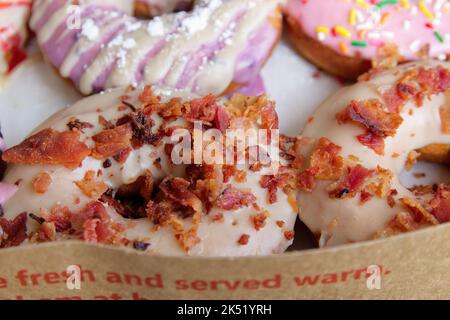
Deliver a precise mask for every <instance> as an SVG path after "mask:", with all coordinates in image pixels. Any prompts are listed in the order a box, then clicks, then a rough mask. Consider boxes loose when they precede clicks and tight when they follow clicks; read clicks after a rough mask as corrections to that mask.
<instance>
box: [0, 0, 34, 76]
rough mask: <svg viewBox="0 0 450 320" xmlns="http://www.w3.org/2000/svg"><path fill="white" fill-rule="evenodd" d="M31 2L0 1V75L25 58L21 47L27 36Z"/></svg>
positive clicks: (17, 0) (23, 0)
mask: <svg viewBox="0 0 450 320" xmlns="http://www.w3.org/2000/svg"><path fill="white" fill-rule="evenodd" d="M30 8H31V0H0V75H2V74H6V73H8V72H10V71H11V70H13V69H14V67H16V66H17V65H18V64H19V63H20V62H22V61H23V60H24V59H25V58H26V54H25V52H24V49H23V45H24V43H25V41H26V39H27V36H28V27H27V23H28V18H29V15H30Z"/></svg>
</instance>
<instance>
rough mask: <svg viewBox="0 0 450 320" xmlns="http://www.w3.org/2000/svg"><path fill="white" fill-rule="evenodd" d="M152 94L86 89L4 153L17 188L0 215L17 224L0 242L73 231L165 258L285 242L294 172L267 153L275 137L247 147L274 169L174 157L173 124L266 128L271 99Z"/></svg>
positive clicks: (60, 236)
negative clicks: (261, 151) (258, 151)
mask: <svg viewBox="0 0 450 320" xmlns="http://www.w3.org/2000/svg"><path fill="white" fill-rule="evenodd" d="M155 92H160V93H161V96H160V97H157V96H155V95H154V94H153V91H151V90H150V88H149V87H146V88H145V89H143V91H142V90H141V89H138V90H131V89H126V90H124V89H115V90H111V91H108V92H106V93H103V94H98V95H93V96H91V97H88V98H86V99H84V100H81V101H80V102H78V103H77V104H75V105H74V106H72V107H70V108H68V109H65V110H63V111H61V112H59V113H57V114H55V115H54V116H52V117H51V118H50V119H49V120H47V121H46V122H45V123H44V124H42V125H41V126H40V127H39V128H38V129H37V131H35V133H34V134H33V135H32V136H31V137H29V138H28V139H26V140H25V141H24V142H23V143H21V144H20V145H18V146H16V147H13V148H11V149H8V150H6V151H5V153H4V154H3V158H4V159H5V160H6V161H7V162H8V163H9V167H8V170H7V172H6V175H5V181H6V182H8V183H14V182H17V184H18V187H19V189H18V191H17V193H16V194H15V195H14V196H13V197H12V198H11V199H10V200H9V201H8V202H7V203H6V204H5V206H4V219H7V220H6V221H8V223H9V225H16V226H17V227H16V228H14V230H13V231H15V232H13V231H10V232H9V233H8V235H7V236H6V240H5V241H4V243H3V246H10V245H17V244H19V243H24V244H29V243H37V242H46V241H54V240H64V239H82V240H85V241H90V242H96V243H104V244H110V245H117V246H131V247H133V246H134V248H136V249H138V250H144V251H147V252H149V253H158V254H164V255H196V256H244V255H267V254H272V253H280V252H283V251H284V250H285V249H286V248H287V247H288V246H289V245H290V244H291V243H292V240H293V236H294V232H293V228H294V224H295V220H296V216H297V209H298V208H297V205H296V199H295V193H294V187H295V174H294V173H293V170H292V168H291V167H290V161H291V160H289V159H288V158H287V157H283V156H281V157H280V159H279V160H278V159H276V158H274V157H273V156H275V155H276V154H278V153H280V150H281V148H282V147H281V146H282V145H281V144H280V147H278V146H277V145H275V144H273V143H275V142H276V140H277V139H273V140H271V141H272V142H270V144H271V145H272V144H273V148H265V147H264V145H268V144H257V145H256V144H252V145H249V146H248V147H249V148H256V147H257V146H258V147H260V148H261V147H262V148H264V150H266V151H267V154H268V155H269V157H270V159H272V160H273V162H272V161H271V164H272V163H273V164H276V163H278V164H279V165H280V167H279V170H277V171H276V172H274V171H272V170H271V168H270V166H268V165H266V164H263V163H260V162H258V163H254V164H252V165H250V163H249V162H248V161H245V163H242V162H240V163H235V162H234V161H233V160H232V162H231V163H228V162H227V165H223V164H220V163H217V162H213V163H211V162H210V163H209V164H208V163H207V162H206V161H201V160H200V161H199V162H196V164H189V163H178V161H176V160H175V159H176V158H174V154H178V153H177V152H176V150H178V149H176V147H175V146H174V145H175V144H176V143H175V141H176V142H178V140H179V139H178V138H177V139H175V140H173V133H174V132H175V131H176V130H179V129H186V130H188V132H192V131H193V130H194V128H195V126H194V122H196V121H201V122H202V125H201V126H200V129H198V127H197V129H196V130H198V131H202V127H204V129H205V133H206V129H208V130H209V129H211V130H213V129H216V130H215V131H216V132H217V130H220V132H225V131H226V129H243V130H246V129H250V128H253V129H258V128H261V129H269V128H273V129H275V128H277V126H278V118H277V115H276V113H275V110H274V106H275V105H274V103H273V102H272V101H270V100H268V99H266V98H265V97H263V96H261V97H244V96H237V97H236V98H234V99H231V100H229V101H228V100H223V99H221V100H217V99H216V98H215V97H214V96H212V95H208V96H206V97H203V98H195V97H194V99H193V98H189V96H186V95H184V94H180V93H176V92H173V91H172V92H170V91H167V90H163V91H155ZM179 95H181V97H180V96H179ZM191 99H193V100H191ZM259 123H260V124H259ZM186 130H185V131H186ZM198 131H197V132H198ZM197 141H198V140H197ZM201 145H202V143H200V148H202V146H201ZM204 146H205V148H206V147H207V146H208V143H206V144H205V145H204ZM187 148H188V149H189V150H190V149H191V148H192V147H191V143H190V142H189V143H188V144H187ZM247 150H248V149H246V151H244V152H243V153H240V154H242V156H244V157H245V159H249V158H248V157H249V156H247V152H248V151H247ZM269 150H270V151H269ZM234 154H236V153H234ZM248 154H250V153H248ZM236 157H237V158H238V157H239V156H236ZM231 159H234V156H232V157H231ZM24 212H25V214H23V213H24ZM26 213H28V216H27V214H26ZM30 214H31V215H30ZM10 229H11V230H12V228H10ZM23 230H27V233H25V232H23ZM19 231H21V232H19ZM0 247H2V241H1V238H0Z"/></svg>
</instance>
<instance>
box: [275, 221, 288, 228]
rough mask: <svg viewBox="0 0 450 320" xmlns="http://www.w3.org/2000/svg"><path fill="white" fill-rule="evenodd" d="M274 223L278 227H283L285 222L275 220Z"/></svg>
mask: <svg viewBox="0 0 450 320" xmlns="http://www.w3.org/2000/svg"><path fill="white" fill-rule="evenodd" d="M276 224H277V226H278V227H279V228H283V227H284V225H285V224H286V222H284V221H283V220H277V221H276Z"/></svg>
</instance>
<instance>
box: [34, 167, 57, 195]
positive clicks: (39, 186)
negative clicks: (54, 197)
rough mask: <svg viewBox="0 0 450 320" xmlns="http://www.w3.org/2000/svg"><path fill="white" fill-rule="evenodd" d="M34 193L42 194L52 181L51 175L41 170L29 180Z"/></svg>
mask: <svg viewBox="0 0 450 320" xmlns="http://www.w3.org/2000/svg"><path fill="white" fill-rule="evenodd" d="M31 183H32V185H33V190H34V192H36V193H40V194H44V193H46V192H47V190H48V188H49V187H50V185H51V183H52V177H50V175H49V174H48V173H47V172H41V173H39V174H38V175H37V176H36V177H34V178H33V180H32V181H31Z"/></svg>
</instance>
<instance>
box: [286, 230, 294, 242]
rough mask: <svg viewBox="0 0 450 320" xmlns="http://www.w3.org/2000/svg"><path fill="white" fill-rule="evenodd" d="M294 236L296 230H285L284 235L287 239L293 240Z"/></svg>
mask: <svg viewBox="0 0 450 320" xmlns="http://www.w3.org/2000/svg"><path fill="white" fill-rule="evenodd" d="M294 236H295V232H294V230H288V231H285V232H284V237H285V238H286V240H292V239H294Z"/></svg>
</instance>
